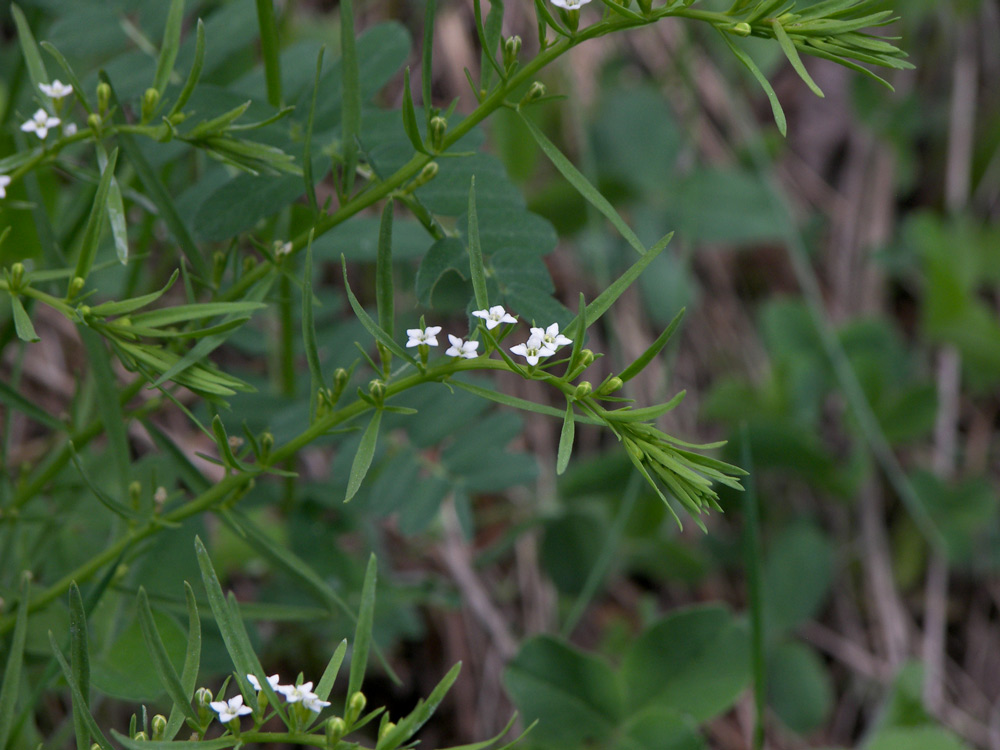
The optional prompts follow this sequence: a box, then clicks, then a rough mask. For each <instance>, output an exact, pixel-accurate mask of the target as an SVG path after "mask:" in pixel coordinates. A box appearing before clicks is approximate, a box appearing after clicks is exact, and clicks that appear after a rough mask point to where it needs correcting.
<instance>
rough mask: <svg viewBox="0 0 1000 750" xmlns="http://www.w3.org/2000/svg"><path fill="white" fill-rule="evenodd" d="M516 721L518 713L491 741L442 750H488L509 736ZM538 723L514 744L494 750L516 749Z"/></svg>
mask: <svg viewBox="0 0 1000 750" xmlns="http://www.w3.org/2000/svg"><path fill="white" fill-rule="evenodd" d="M515 721H517V713H516V712H515V713H514V715H513V716H511V717H510V721H508V722H507V726H505V727H504V728H503V729H501V730H500V731H499V732H498V733H497V734H495V735H494V736H493V737H490V739H488V740H482V741H480V742H473V743H472V744H469V745H455V746H453V747H446V748H442V749H441V750H486V748H488V747H490V746H492V745H494V744H496V743H497V742H499V741H500V739H501V738H502V737H503V736H504V735H505V734H507V732H509V731H510V728H511V727H512V726H514V722H515ZM537 723H538V721H537V720H535V721H533V722H531V724H530V725H529V726H528V728H527V729H525V730H524V732H522V733H521V734H520V735H519V736H518V737H517V738H516V739H515V740H513V741H512V742H508V743H507V744H506V745H504V746H502V747H498V748H494V750H508V748H511V747H514V746H515V745H517V744H518V743H519V742H520V741H521V740H522V739H523V738H524V736H525V735H526V734H527V733H528V732H530V731H531V730H532V729H534V728H535V725H536V724H537Z"/></svg>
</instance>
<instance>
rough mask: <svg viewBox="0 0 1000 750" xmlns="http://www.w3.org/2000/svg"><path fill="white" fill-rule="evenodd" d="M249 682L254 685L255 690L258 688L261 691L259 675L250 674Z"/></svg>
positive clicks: (248, 676)
mask: <svg viewBox="0 0 1000 750" xmlns="http://www.w3.org/2000/svg"><path fill="white" fill-rule="evenodd" d="M247 682H249V683H250V684H251V685H252V686H253V689H254V690H256V691H257V692H258V693H259V692H260V681H259V680H258V679H257V675H253V674H248V675H247Z"/></svg>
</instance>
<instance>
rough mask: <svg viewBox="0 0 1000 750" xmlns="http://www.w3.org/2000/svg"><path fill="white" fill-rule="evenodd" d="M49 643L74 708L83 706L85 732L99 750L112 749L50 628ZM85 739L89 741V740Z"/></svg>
mask: <svg viewBox="0 0 1000 750" xmlns="http://www.w3.org/2000/svg"><path fill="white" fill-rule="evenodd" d="M49 645H50V646H51V647H52V653H53V654H54V655H55V657H56V661H58V662H59V667H60V668H61V669H62V673H63V676H64V677H65V678H66V682H67V683H69V690H70V693H71V694H72V696H73V706H74V709H75V707H76V706H77V705H80V706H82V707H83V708H82V712H81V714H82V717H83V721H84V722H85V723H86V725H87V732H89V734H90V737H91V738H92V739H93V740H94V741H95V742H97V744H98V745H100V746H101V750H114V748H112V746H111V743H110V742H108V738H107V737H105V736H104V732H102V731H101V728H100V727H99V726H98V725H97V722H96V721H94V717H93V716H92V715H91V713H90V709H89V708H87V701H86V700H85V699H84V696H83V693H81V692H80V686H79V685H78V684H77V683H76V682H75V681H74V680H73V670H72V669H71V668H70V665H69V663H68V662H67V661H66V656H65V655H64V654H63V652H62V650H61V649H60V648H59V644H58V643H56V637H55V636H54V635H52V631H51V630H50V631H49ZM85 736H86V735H85ZM87 741H88V742H89V740H87Z"/></svg>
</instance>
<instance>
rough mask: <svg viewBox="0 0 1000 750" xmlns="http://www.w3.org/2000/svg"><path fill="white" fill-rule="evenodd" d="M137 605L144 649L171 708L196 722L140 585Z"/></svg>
mask: <svg viewBox="0 0 1000 750" xmlns="http://www.w3.org/2000/svg"><path fill="white" fill-rule="evenodd" d="M137 607H138V612H139V627H140V628H141V629H142V638H143V640H144V641H145V642H146V649H147V650H148V651H149V656H150V658H151V660H152V663H153V669H154V670H156V674H157V675H158V676H159V678H160V682H161V683H162V684H163V687H164V689H165V690H166V691H167V695H169V696H170V699H171V700H172V701H173V702H174V706H173V709H174V710H176V709H180V710H181V711H183V712H184V714H185V715H186V716H187V717H188V718H189V719H191V720H192V721H194V722H197V721H198V714H197V712H196V711H195V710H194V708H193V707H192V706H191V698H190V695H189V694H188V693H187V691H186V690H185V688H184V685H183V684H182V683H181V678H180V675H178V674H177V670H176V669H174V665H173V663H171V661H170V657H169V656H168V655H167V649H166V647H165V646H164V645H163V639H162V638H161V637H160V632H159V630H158V629H157V627H156V621H155V620H153V611H152V610H151V609H150V608H149V597H148V596H147V595H146V589H144V588H142V587H141V586H140V587H139V596H138V599H137Z"/></svg>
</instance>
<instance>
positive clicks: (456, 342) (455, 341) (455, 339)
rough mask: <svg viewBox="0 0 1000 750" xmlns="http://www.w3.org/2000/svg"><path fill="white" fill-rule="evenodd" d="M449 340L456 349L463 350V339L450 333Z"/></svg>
mask: <svg viewBox="0 0 1000 750" xmlns="http://www.w3.org/2000/svg"><path fill="white" fill-rule="evenodd" d="M448 340H449V341H450V342H451V345H452V346H456V347H459V348H461V346H462V339H460V338H459V337H458V336H452V335H451V334H450V333H449V334H448Z"/></svg>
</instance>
